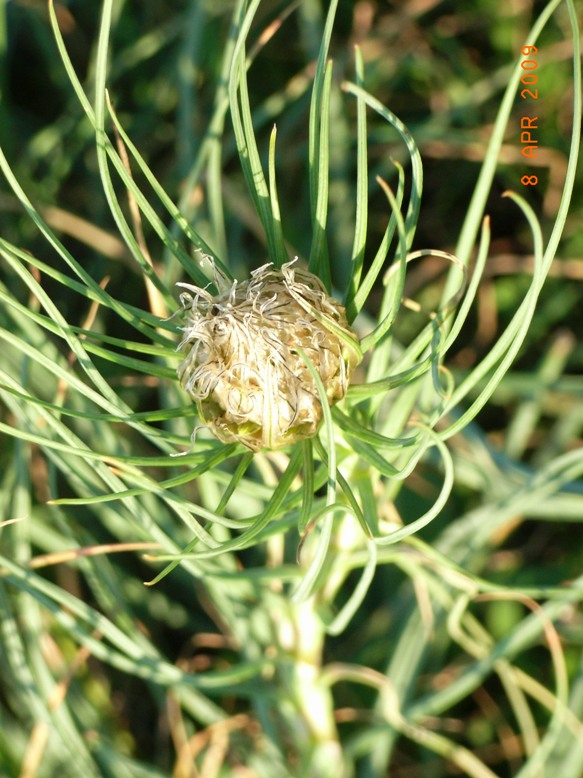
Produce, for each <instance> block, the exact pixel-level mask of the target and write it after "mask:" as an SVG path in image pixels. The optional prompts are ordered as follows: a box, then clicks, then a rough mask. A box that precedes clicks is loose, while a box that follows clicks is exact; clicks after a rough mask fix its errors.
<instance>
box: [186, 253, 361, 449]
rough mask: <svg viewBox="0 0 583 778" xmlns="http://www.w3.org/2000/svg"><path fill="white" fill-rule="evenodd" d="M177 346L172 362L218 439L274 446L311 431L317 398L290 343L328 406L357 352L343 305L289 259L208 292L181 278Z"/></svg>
mask: <svg viewBox="0 0 583 778" xmlns="http://www.w3.org/2000/svg"><path fill="white" fill-rule="evenodd" d="M181 286H183V287H185V288H186V289H188V290H189V291H188V292H185V293H183V294H181V296H180V299H181V302H182V307H183V310H184V319H185V326H184V327H183V328H182V329H183V331H184V337H183V339H182V342H181V343H180V346H179V348H181V349H184V350H186V351H187V353H186V356H185V358H184V360H183V361H182V363H181V364H180V367H179V368H178V377H179V379H180V383H181V385H182V387H183V388H184V389H185V390H186V391H187V392H188V394H189V395H190V396H191V397H192V398H193V399H194V400H195V401H196V403H197V406H198V411H199V415H200V417H201V419H202V421H203V422H205V424H207V425H208V426H209V427H210V428H211V430H212V431H213V433H214V434H215V436H216V437H217V438H218V439H219V440H222V441H223V442H225V443H231V442H234V441H240V442H241V443H243V444H244V445H245V446H247V447H248V448H250V449H252V450H253V451H258V450H259V449H261V448H269V449H277V448H281V447H282V446H285V445H287V444H288V443H295V442H296V441H298V440H303V439H304V438H310V437H312V436H313V435H316V433H317V432H318V428H319V426H320V422H321V421H322V404H321V402H320V398H319V395H318V390H317V387H316V384H315V381H314V379H313V378H312V375H311V373H310V371H309V368H308V365H307V363H306V360H305V359H304V357H303V356H302V355H301V353H300V349H302V350H303V352H304V354H305V355H306V356H307V358H308V359H309V360H310V362H311V363H312V365H313V367H314V368H315V370H316V371H317V373H318V374H319V376H320V379H321V381H322V384H323V385H324V388H325V390H326V395H327V397H328V403H329V404H330V405H333V404H334V403H336V402H338V401H339V400H341V399H342V398H343V397H344V395H345V394H346V389H347V387H348V382H349V379H350V376H351V374H352V371H353V370H354V368H355V367H356V365H357V364H358V362H359V361H360V358H361V354H360V349H359V347H358V343H357V341H356V338H355V335H354V333H353V331H352V330H351V328H350V326H349V325H348V322H347V319H346V315H345V312H344V308H343V306H342V305H341V304H340V303H339V302H338V301H337V300H335V299H334V298H332V297H330V296H329V295H328V294H327V292H326V290H325V288H324V286H323V284H322V282H321V281H320V279H319V278H318V277H317V276H315V275H313V273H310V272H309V271H308V270H305V269H303V268H301V267H300V265H299V262H298V260H297V259H295V260H293V261H292V262H287V263H286V264H284V265H283V266H282V268H281V270H277V269H275V268H274V267H273V266H272V265H271V264H268V265H264V266H263V267H260V268H259V269H257V270H255V271H253V272H252V273H251V278H250V279H249V280H247V281H244V282H243V283H240V284H238V283H237V282H236V281H235V282H233V284H232V286H231V287H230V288H229V289H227V290H225V291H223V292H220V293H219V294H218V295H217V296H216V297H213V296H212V295H211V294H209V293H208V292H207V291H206V290H204V289H200V288H199V287H196V286H192V285H190V284H181Z"/></svg>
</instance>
